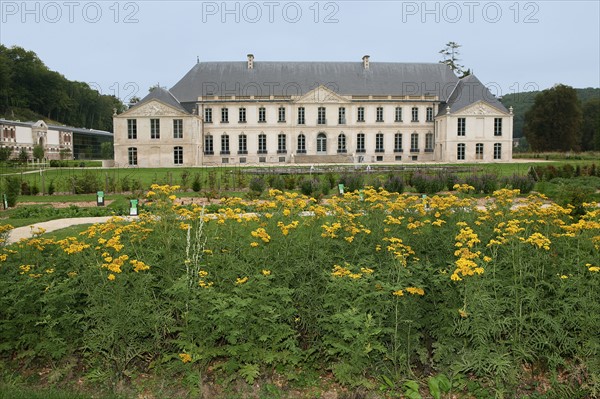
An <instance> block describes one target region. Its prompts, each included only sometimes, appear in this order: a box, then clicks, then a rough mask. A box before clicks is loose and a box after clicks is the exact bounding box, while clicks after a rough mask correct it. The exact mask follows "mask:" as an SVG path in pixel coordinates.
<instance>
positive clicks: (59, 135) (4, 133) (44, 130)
mask: <svg viewBox="0 0 600 399" xmlns="http://www.w3.org/2000/svg"><path fill="white" fill-rule="evenodd" d="M36 145H41V146H42V147H43V148H44V156H45V158H46V159H60V157H61V155H60V153H61V151H63V153H64V152H65V150H66V151H67V152H68V154H69V155H68V158H72V154H73V132H72V131H69V130H66V129H64V130H63V129H61V128H60V127H56V126H48V125H47V124H46V123H45V122H44V121H41V120H40V121H37V122H35V123H33V122H19V121H8V120H3V119H2V120H0V146H2V147H6V148H10V149H11V151H12V153H11V158H16V157H18V156H19V153H20V152H21V149H25V151H27V153H28V155H29V157H30V158H31V156H32V153H33V147H35V146H36ZM63 156H64V155H63Z"/></svg>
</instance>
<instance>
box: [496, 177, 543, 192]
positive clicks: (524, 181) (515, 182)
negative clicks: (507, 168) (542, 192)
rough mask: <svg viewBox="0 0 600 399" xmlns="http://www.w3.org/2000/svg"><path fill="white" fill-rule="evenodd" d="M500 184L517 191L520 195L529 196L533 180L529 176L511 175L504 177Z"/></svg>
mask: <svg viewBox="0 0 600 399" xmlns="http://www.w3.org/2000/svg"><path fill="white" fill-rule="evenodd" d="M502 184H503V185H504V186H505V187H509V188H512V189H513V190H514V189H518V190H519V191H520V192H521V194H529V193H530V192H531V190H533V187H534V186H535V180H534V178H533V177H531V176H530V175H516V174H514V175H512V176H510V177H505V178H504V179H503V180H502Z"/></svg>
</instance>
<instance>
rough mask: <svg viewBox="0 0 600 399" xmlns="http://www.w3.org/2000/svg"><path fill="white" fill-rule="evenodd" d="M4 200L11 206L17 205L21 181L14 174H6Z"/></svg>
mask: <svg viewBox="0 0 600 399" xmlns="http://www.w3.org/2000/svg"><path fill="white" fill-rule="evenodd" d="M5 187H6V201H7V202H8V206H9V207H11V208H13V207H14V206H15V205H17V199H18V198H19V194H21V182H20V180H19V178H18V177H16V176H6V186H5Z"/></svg>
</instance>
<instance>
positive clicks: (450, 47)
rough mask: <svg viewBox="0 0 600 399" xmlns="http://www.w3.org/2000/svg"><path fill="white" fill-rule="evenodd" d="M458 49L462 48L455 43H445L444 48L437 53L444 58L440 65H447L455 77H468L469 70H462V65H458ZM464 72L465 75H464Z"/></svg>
mask: <svg viewBox="0 0 600 399" xmlns="http://www.w3.org/2000/svg"><path fill="white" fill-rule="evenodd" d="M460 47H462V46H461V45H460V44H458V43H456V42H448V43H446V47H444V48H443V49H442V50H440V51H439V53H440V54H442V56H443V57H444V59H443V60H442V61H440V64H446V65H448V66H449V67H450V69H452V70H453V71H454V72H455V73H456V74H457V75H462V76H466V75H470V74H471V70H470V69H468V70H467V71H465V70H464V69H463V68H464V65H460V64H459V63H458V61H460V58H458V56H459V55H460V51H459V50H458V49H459V48H460ZM465 72H467V73H466V74H465ZM462 76H461V77H462Z"/></svg>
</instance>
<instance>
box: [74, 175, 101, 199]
mask: <svg viewBox="0 0 600 399" xmlns="http://www.w3.org/2000/svg"><path fill="white" fill-rule="evenodd" d="M101 186H102V185H101V184H100V179H99V177H98V175H97V174H95V173H93V172H85V173H83V174H82V175H81V176H72V177H71V189H72V191H73V194H91V193H95V192H96V191H98V190H100V187H101Z"/></svg>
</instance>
